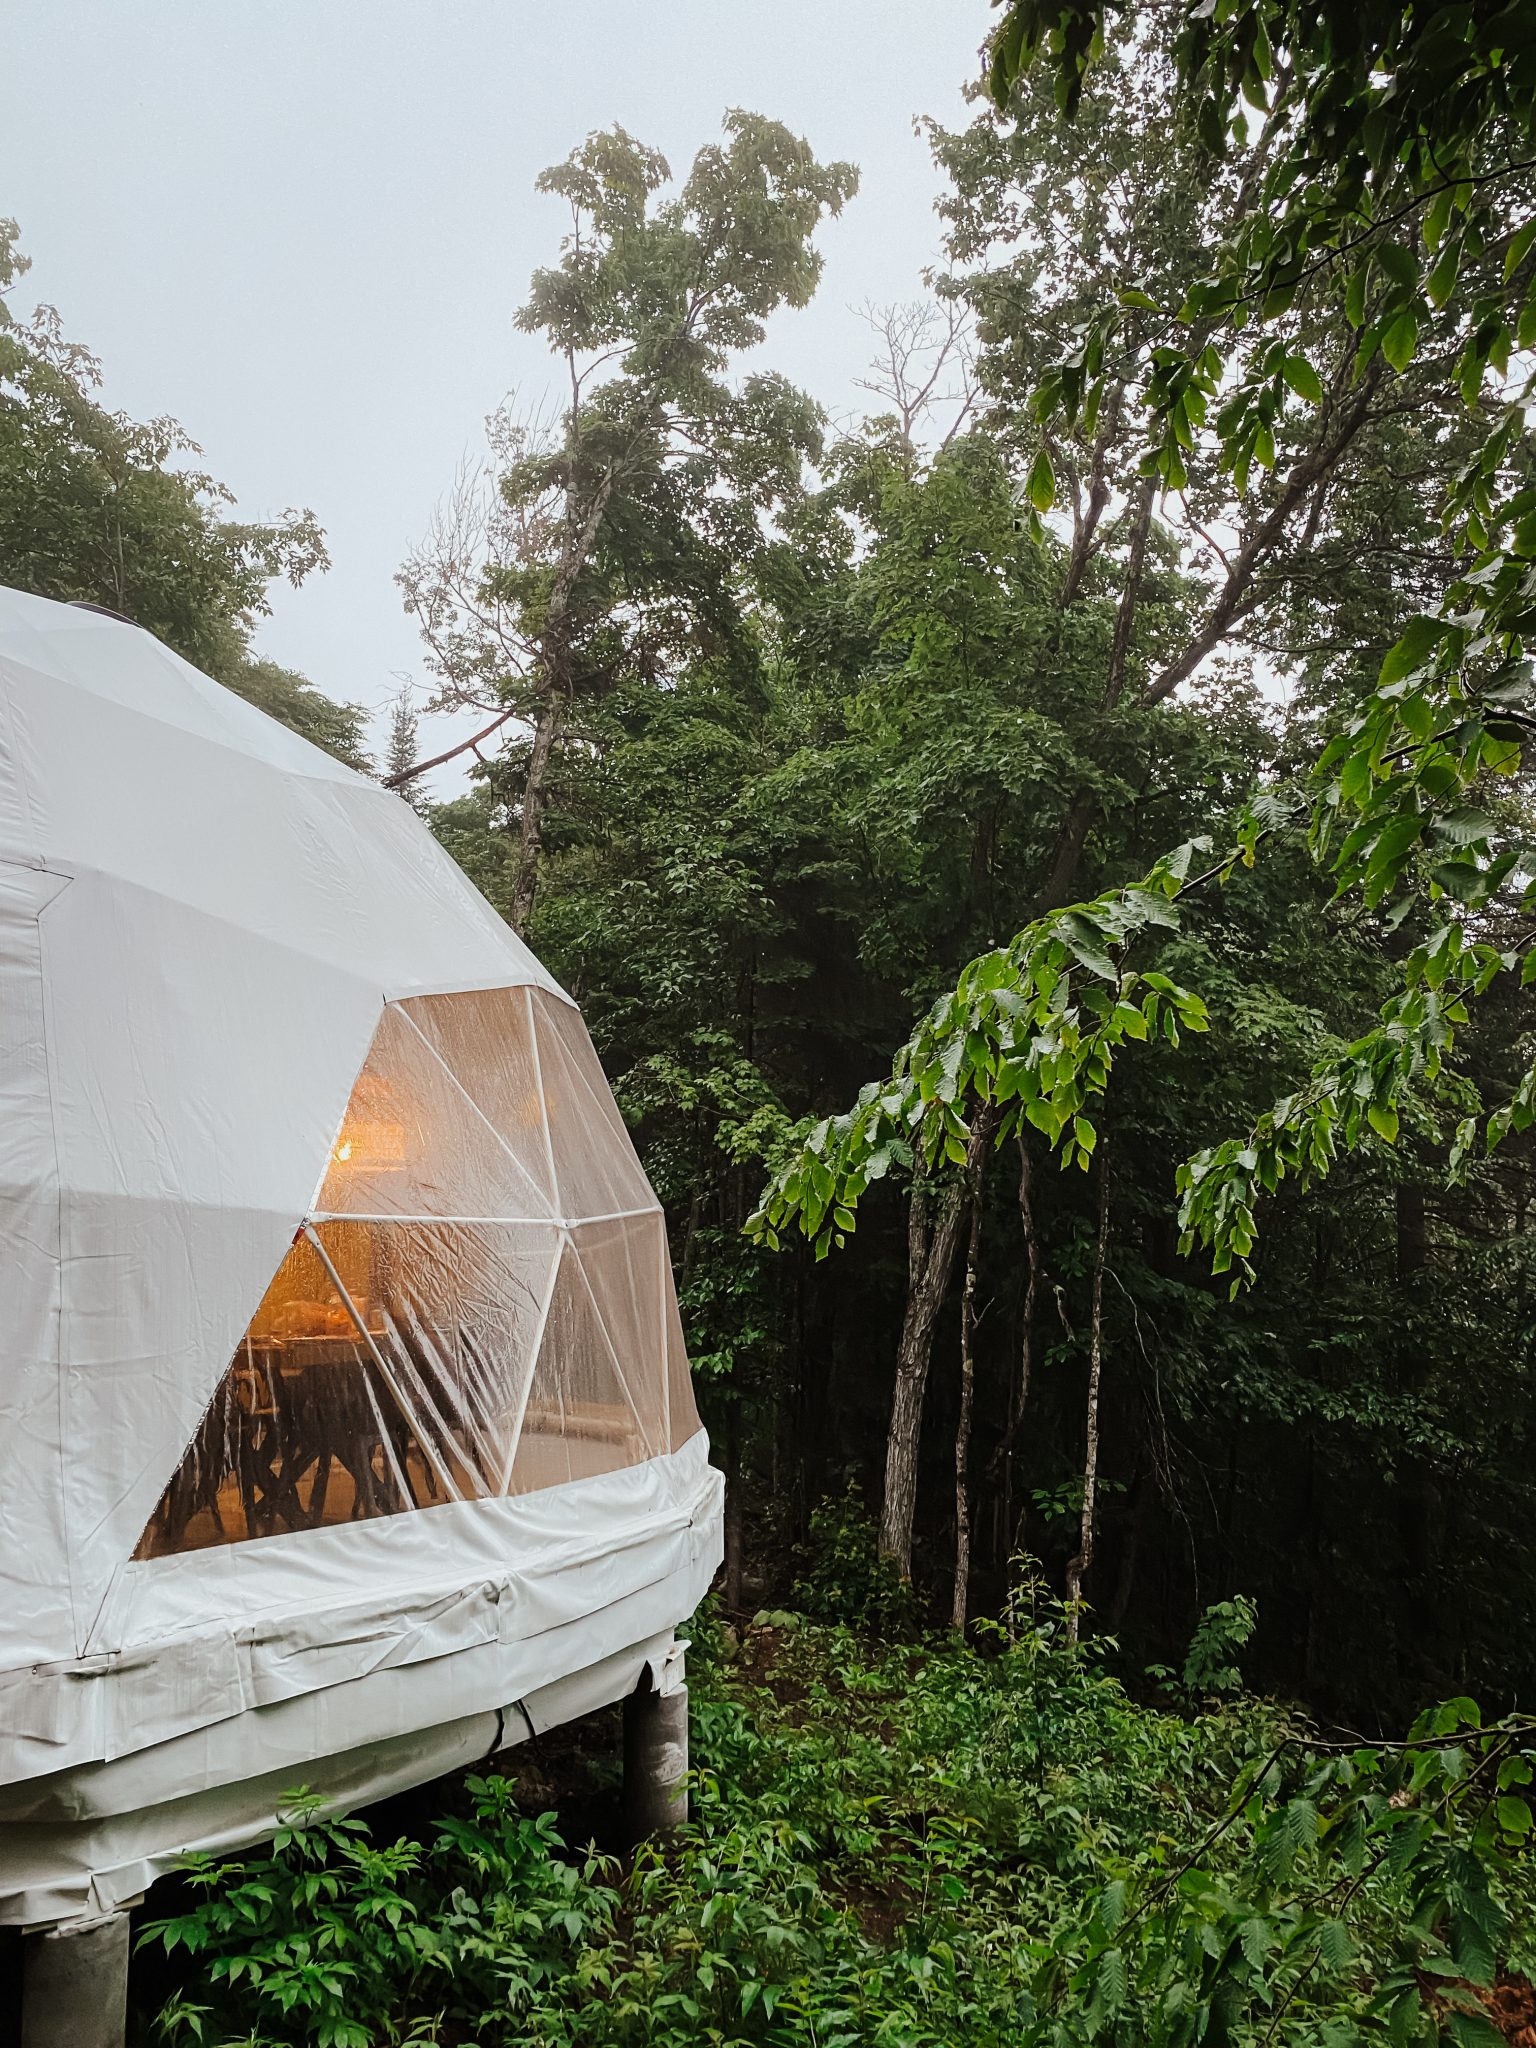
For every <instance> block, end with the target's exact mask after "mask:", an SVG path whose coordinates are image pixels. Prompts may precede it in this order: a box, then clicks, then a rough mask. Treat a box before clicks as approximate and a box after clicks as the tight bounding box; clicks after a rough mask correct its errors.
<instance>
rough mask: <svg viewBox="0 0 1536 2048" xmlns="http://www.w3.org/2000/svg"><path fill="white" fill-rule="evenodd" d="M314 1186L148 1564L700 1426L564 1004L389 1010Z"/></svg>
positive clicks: (658, 1273) (665, 1276)
mask: <svg viewBox="0 0 1536 2048" xmlns="http://www.w3.org/2000/svg"><path fill="white" fill-rule="evenodd" d="M319 1164H320V1162H317V1165H319ZM319 1178H320V1188H319V1192H318V1195H317V1197H316V1201H315V1206H314V1209H313V1211H312V1212H311V1215H310V1217H309V1218H308V1220H307V1221H306V1223H305V1224H304V1226H303V1227H302V1229H301V1230H300V1232H299V1234H298V1235H297V1237H296V1238H295V1241H294V1244H293V1246H292V1248H291V1249H290V1250H289V1251H288V1253H287V1254H286V1256H285V1257H284V1259H283V1261H282V1263H281V1265H280V1266H279V1268H278V1271H277V1273H276V1275H275V1276H274V1277H273V1280H272V1282H271V1285H270V1286H269V1287H268V1289H267V1291H266V1293H265V1295H264V1296H263V1298H262V1301H261V1303H260V1305H259V1306H258V1308H257V1310H256V1313H255V1314H254V1316H253V1317H252V1318H251V1322H250V1325H249V1327H248V1328H247V1330H246V1332H245V1334H244V1336H243V1337H242V1338H241V1340H240V1343H239V1345H238V1346H237V1348H236V1351H235V1355H234V1357H233V1359H232V1360H231V1361H230V1363H229V1365H228V1367H227V1369H226V1371H225V1373H224V1376H223V1379H222V1380H221V1382H220V1385H219V1388H218V1390H217V1392H216V1393H215V1395H214V1398H213V1400H212V1401H211V1402H210V1404H209V1406H208V1408H207V1410H206V1412H205V1413H204V1416H203V1418H202V1420H201V1422H200V1423H199V1425H198V1428H197V1431H196V1432H195V1434H194V1436H193V1438H192V1441H191V1442H190V1444H189V1445H188V1446H187V1448H186V1450H185V1452H184V1454H183V1456H182V1458H181V1461H180V1464H179V1466H178V1469H177V1471H176V1473H175V1475H174V1477H173V1478H172V1479H171V1481H170V1483H169V1485H168V1486H167V1487H166V1490H165V1493H164V1494H163V1495H162V1497H161V1499H160V1501H159V1503H158V1504H157V1506H156V1509H155V1512H154V1514H153V1515H152V1516H151V1517H150V1520H149V1523H148V1525H147V1526H146V1528H145V1531H144V1534H143V1536H142V1538H141V1539H140V1542H139V1545H138V1547H137V1549H136V1550H135V1553H134V1555H135V1557H138V1558H148V1557H158V1556H161V1555H164V1554H166V1553H167V1552H170V1551H177V1550H194V1549H201V1548H205V1547H207V1546H209V1545H213V1544H222V1543H235V1542H242V1541H246V1540H249V1539H250V1538H253V1537H259V1536H268V1535H276V1534H284V1533H293V1532H296V1531H302V1530H305V1529H318V1528H322V1527H326V1526H329V1525H332V1524H334V1523H337V1522H343V1521H352V1520H362V1519H367V1518H370V1517H374V1516H379V1515H391V1514H400V1513H404V1512H406V1511H407V1510H409V1509H411V1508H422V1507H436V1506H442V1505H445V1504H447V1503H450V1502H460V1501H468V1500H473V1499H476V1498H483V1497H486V1496H494V1495H499V1494H506V1493H526V1492H531V1491H533V1490H535V1489H537V1488H540V1487H545V1486H554V1485H561V1484H565V1483H567V1482H569V1481H572V1480H581V1479H585V1478H590V1477H594V1476H596V1475H598V1474H600V1473H603V1472H609V1471H614V1470H617V1469H619V1468H621V1467H623V1466H627V1465H633V1464H636V1463H638V1462H639V1461H641V1460H642V1459H646V1458H651V1457H655V1456H658V1455H660V1454H662V1453H664V1452H665V1451H667V1450H668V1449H669V1448H674V1447H675V1446H676V1445H678V1444H679V1443H682V1442H685V1441H686V1440H687V1438H688V1437H689V1436H690V1435H692V1434H693V1433H694V1431H695V1430H696V1429H697V1427H698V1417H697V1413H696V1411H695V1409H694V1405H693V1392H692V1387H691V1384H690V1382H689V1375H688V1364H687V1358H686V1355H685V1353H684V1349H683V1341H682V1329H681V1324H680V1323H679V1320H678V1314H677V1303H676V1298H675V1295H674V1292H673V1286H672V1276H671V1271H670V1265H669V1259H668V1253H667V1244H666V1232H665V1225H664V1221H663V1218H662V1214H661V1209H660V1206H659V1204H658V1203H657V1201H656V1197H655V1195H654V1194H653V1193H652V1192H651V1189H650V1187H649V1185H648V1183H647V1181H646V1179H645V1175H644V1173H643V1172H642V1170H641V1167H640V1162H639V1160H638V1158H637V1157H636V1155H635V1150H634V1146H633V1145H632V1144H631V1142H630V1139H629V1134H628V1132H627V1131H626V1130H625V1128H624V1125H623V1121H622V1119H621V1118H620V1116H619V1114H618V1110H617V1108H616V1107H615V1105H614V1102H613V1098H612V1096H611V1094H610V1093H609V1090H608V1084H607V1082H606V1080H605V1079H604V1077H603V1072H602V1069H601V1067H600V1066H599V1064H598V1061H597V1055H596V1054H595V1052H594V1051H593V1050H592V1044H591V1040H590V1039H589V1038H588V1037H587V1034H586V1030H585V1028H584V1026H583V1025H582V1023H581V1020H580V1018H579V1017H578V1016H577V1014H576V1012H575V1011H574V1010H573V1009H572V1008H571V1007H570V1006H569V1005H568V1004H566V1003H563V1002H560V1001H559V1000H558V999H556V998H554V997H552V996H548V995H545V994H544V993H542V992H535V991H532V990H528V989H524V988H516V989H502V990H491V991H485V992H474V993H468V994H463V995H449V996H425V997H412V998H409V999H408V1000H407V1001H406V1002H403V1003H392V1004H386V1005H385V1007H384V1010H383V1013H382V1016H381V1018H380V1022H379V1026H378V1030H377V1032H376V1034H375V1037H374V1041H373V1044H372V1046H371V1047H370V1049H369V1053H368V1057H367V1060H366V1061H365V1063H364V1066H363V1070H362V1072H361V1073H360V1074H359V1075H358V1078H357V1081H356V1083H355V1084H354V1086H353V1089H352V1092H351V1098H350V1101H349V1103H348V1107H347V1112H346V1116H345V1118H344V1119H343V1122H342V1126H341V1129H340V1131H339V1133H338V1134H337V1135H336V1136H335V1138H334V1140H333V1142H332V1145H331V1150H330V1155H329V1157H328V1158H327V1159H326V1160H325V1161H324V1163H323V1171H322V1172H321V1173H320V1176H319Z"/></svg>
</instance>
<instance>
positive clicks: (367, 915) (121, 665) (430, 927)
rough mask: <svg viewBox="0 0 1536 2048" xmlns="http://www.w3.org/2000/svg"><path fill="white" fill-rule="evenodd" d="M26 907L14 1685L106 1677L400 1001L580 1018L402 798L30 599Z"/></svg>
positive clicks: (21, 611)
mask: <svg viewBox="0 0 1536 2048" xmlns="http://www.w3.org/2000/svg"><path fill="white" fill-rule="evenodd" d="M0 878H3V887H0V905H3V909H0V918H3V938H0V1015H3V1017H4V1020H5V1022H4V1025H3V1027H0V1030H3V1039H0V1060H3V1062H4V1073H3V1075H0V1087H3V1088H4V1090H5V1105H6V1114H5V1116H4V1118H3V1122H0V1194H3V1198H4V1216H3V1221H0V1231H3V1242H4V1244H5V1245H6V1247H7V1248H8V1250H9V1251H10V1253H11V1255H10V1256H8V1257H6V1259H5V1271H4V1279H3V1283H0V1285H3V1289H4V1294H3V1313H4V1334H3V1336H0V1344H3V1346H4V1350H3V1353H0V1418H3V1422H4V1424H5V1425H6V1427H5V1429H4V1436H3V1440H0V1560H3V1561H0V1586H3V1588H4V1598H3V1599H0V1671H5V1670H9V1669H13V1668H15V1667H17V1666H19V1665H22V1664H25V1663H34V1662H39V1661H44V1660H49V1659H60V1658H69V1657H74V1656H79V1655H82V1654H84V1653H86V1652H87V1651H88V1650H89V1649H91V1648H93V1647H95V1646H96V1645H95V1643H94V1640H93V1633H92V1632H93V1628H94V1626H95V1624H96V1621H97V1618H98V1616H99V1615H100V1614H101V1613H102V1608H103V1602H104V1601H105V1600H106V1598H107V1594H108V1591H109V1588H110V1586H111V1584H112V1581H113V1579H114V1576H115V1575H116V1574H117V1573H118V1572H120V1571H121V1569H122V1568H123V1565H124V1563H125V1561H126V1559H127V1558H128V1557H129V1555H130V1554H131V1552H132V1550H133V1547H134V1545H135V1543H136V1541H137V1540H138V1537H139V1534H140V1532H141V1531H142V1529H143V1528H144V1525H145V1522H146V1521H147V1519H148V1517H149V1515H150V1513H151V1511H152V1510H153V1508H154V1506H155V1503H156V1500H157V1499H158V1497H159V1495H160V1493H161V1491H162V1489H163V1488H164V1486H165V1483H166V1480H167V1477H168V1476H169V1474H170V1473H171V1471H172V1470H174V1468H175V1465H176V1462H177V1460H178V1459H179V1457H180V1456H181V1453H182V1450H183V1449H184V1447H185V1445H186V1444H187V1443H188V1441H189V1440H190V1438H191V1435H192V1433H193V1431H194V1429H195V1428H196V1425H197V1422H198V1419H199V1417H200V1416H201V1414H202V1413H203V1411H204V1409H205V1408H206V1406H207V1404H208V1401H209V1399H210V1397H211V1395H212V1393H213V1391H214V1389H215V1387H216V1386H217V1385H218V1383H219V1380H220V1378H221V1377H222V1375H223V1372H224V1370H225V1368H226V1366H227V1364H228V1361H229V1358H230V1355H231V1353H232V1351H233V1349H234V1346H235V1343H236V1341H237V1339H238V1338H239V1336H240V1333H241V1331H242V1330H243V1329H244V1327H245V1325H246V1323H247V1322H248V1321H249V1319H250V1316H251V1313H252V1311H253V1310H254V1308H255V1306H256V1304H257V1303H258V1302H259V1301H260V1299H261V1297H262V1294H263V1292H264V1290H265V1288H266V1286H267V1284H268V1282H269V1281H270V1279H271V1278H272V1275H273V1272H274V1271H275V1269H276V1267H277V1265H278V1263H279V1261H280V1260H281V1258H282V1255H283V1252H284V1250H285V1248H286V1246H287V1245H288V1243H289V1241H290V1240H291V1238H292V1235H293V1232H294V1229H295V1228H296V1226H297V1224H298V1222H299V1221H300V1219H302V1217H303V1216H304V1215H305V1213H306V1212H307V1210H308V1209H309V1207H310V1205H311V1202H312V1200H313V1198H314V1194H315V1188H316V1181H317V1157H318V1158H319V1159H321V1160H323V1156H324V1150H325V1146H326V1144H327V1143H328V1142H329V1136H330V1134H331V1133H333V1132H334V1131H335V1129H336V1127H337V1124H338V1122H339V1120H340V1118H341V1115H342V1112H343V1110H344V1108H345V1106H346V1103H347V1100H348V1096H349V1093H350V1091H351V1088H352V1084H353V1081H354V1079H355V1078H356V1076H357V1073H358V1071H359V1069H360V1067H361V1065H362V1063H363V1060H364V1058H365V1056H366V1054H367V1050H368V1047H369V1044H370V1042H371V1040H372V1038H373V1035H374V1032H375V1029H376V1028H377V1026H378V1023H379V1019H380V1015H381V1011H382V1006H383V1004H384V1002H385V1000H386V999H387V998H392V997H401V996H407V995H410V994H412V993H414V992H417V991H423V992H425V991H432V990H441V989H445V988H465V987H468V988H475V987H488V986H497V985H500V986H506V985H508V984H526V985H529V986H533V987H537V988H539V989H542V990H544V991H547V992H548V993H549V995H550V996H551V997H552V998H553V999H555V1000H557V1001H561V1002H563V1001H564V998H563V997H562V995H561V993H560V991H559V990H558V989H557V988H556V986H555V984H554V983H553V982H552V981H551V979H550V977H549V976H548V975H547V974H546V973H545V972H544V970H543V969H542V968H541V967H540V966H539V964H538V963H537V961H536V960H535V959H534V958H533V956H532V955H531V954H530V953H529V952H528V950H527V948H526V947H524V946H523V945H522V944H521V942H520V941H519V940H518V939H517V938H516V936H515V935H514V934H513V933H512V932H511V931H510V930H509V929H508V928H507V926H506V925H505V924H504V923H503V922H502V920H501V919H500V918H498V917H497V916H496V914H495V913H494V911H492V910H491V908H490V906H489V905H488V904H487V903H486V902H485V901H484V899H483V898H481V897H480V896H479V895H478V893H477V892H476V891H475V890H474V889H473V888H472V887H471V886H470V885H469V883H468V882H467V881H466V880H465V878H464V876H463V875H462V874H461V873H460V872H459V870H458V869H457V868H456V867H455V865H454V863H453V862H452V861H451V860H450V859H449V858H448V857H447V855H446V854H444V853H443V852H442V850H441V849H440V848H439V847H438V846H437V845H436V843H435V842H434V841H433V840H432V838H431V835H430V834H429V833H428V832H427V831H426V830H425V829H424V828H423V827H422V825H421V824H420V822H419V821H418V820H417V819H416V818H415V816H414V815H413V813H412V812H411V810H410V808H409V806H408V805H406V804H405V803H404V802H403V801H402V800H401V799H400V798H399V797H397V796H396V795H394V794H393V793H392V792H390V791H387V790H384V789H381V788H380V787H378V786H377V785H375V784H373V783H370V782H369V781H367V780H366V778H364V777H361V776H358V775H355V774H353V773H352V771H351V770H349V769H347V768H344V767H343V766H341V765H340V764H339V763H337V762H335V761H332V760H331V759H330V758H329V757H328V756H326V755H325V754H323V753H321V752H319V751H318V750H317V749H315V748H313V747H311V746H309V745H308V744H307V743H306V742H305V741H303V740H301V739H299V738H298V737H297V735H295V734H293V733H290V732H288V731H287V730H286V729H285V728H283V727H281V726H279V725H278V724H276V723H275V722H274V721H273V720H271V719H269V718H267V717H265V716H264V715H263V714H262V713H261V712H259V711H257V710H255V709H254V708H253V707H251V706H249V705H246V704H244V703H242V702H241V701H240V700H239V699H238V698H236V697H235V696H233V695H232V694H231V693H230V692H229V691H227V690H224V689H222V688H221V687H220V686H219V685H218V684H216V683H213V682H211V681H210V680H209V679H208V678H207V677H205V676H202V675H200V674H199V673H198V672H197V671H196V670H195V669H193V668H191V667H190V666H189V665H188V664H187V663H185V662H183V661H181V660H179V659H178V658H177V657H176V656H175V655H173V654H171V653H170V652H169V651H168V650H166V649H165V648H163V647H161V646H160V645H159V644H158V643H157V642H156V641H155V640H154V639H153V638H152V637H151V636H150V635H148V634H146V633H143V632H140V631H139V630H138V629H137V628H135V627H132V626H129V625H125V624H122V623H120V622H117V621H114V620H111V619H107V618H104V617H101V616H99V615H97V614H94V613H91V612H87V611H84V610H80V609H76V608H74V607H70V606H64V605H57V604H52V603H49V602H48V601H46V600H43V599H40V598H32V597H27V596H23V595H20V594H18V593H15V592H11V591H0ZM43 1020H46V1041H47V1044H46V1056H45V1054H44V1046H43V1042H42V1040H43V1035H44V1034H43V1032H42V1029H41V1025H42V1022H43ZM317 1134H319V1138H318V1143H317ZM50 1190H51V1192H50ZM50 1367H51V1369H52V1370H53V1371H55V1372H56V1374H57V1382H58V1383H57V1385H56V1387H55V1388H54V1390H53V1392H52V1393H50V1394H48V1395H46V1396H45V1395H44V1394H43V1392H42V1391H41V1388H42V1378H43V1377H46V1376H47V1374H48V1372H49V1370H50ZM40 1376H41V1377H40ZM43 1475H47V1476H46V1477H44V1476H43Z"/></svg>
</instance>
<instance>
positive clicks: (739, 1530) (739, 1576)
mask: <svg viewBox="0 0 1536 2048" xmlns="http://www.w3.org/2000/svg"><path fill="white" fill-rule="evenodd" d="M735 1406H736V1404H735V1403H734V1402H733V1403H732V1404H731V1409H732V1413H731V1423H730V1431H729V1434H728V1436H727V1439H726V1452H725V1465H726V1477H725V1559H724V1565H725V1604H726V1606H727V1607H729V1608H731V1609H733V1610H736V1611H739V1610H740V1608H741V1606H742V1601H743V1582H744V1577H745V1551H746V1545H745V1543H744V1542H743V1536H744V1529H743V1510H744V1505H745V1503H744V1500H743V1488H742V1484H741V1437H740V1425H739V1424H738V1422H737V1420H736V1415H735Z"/></svg>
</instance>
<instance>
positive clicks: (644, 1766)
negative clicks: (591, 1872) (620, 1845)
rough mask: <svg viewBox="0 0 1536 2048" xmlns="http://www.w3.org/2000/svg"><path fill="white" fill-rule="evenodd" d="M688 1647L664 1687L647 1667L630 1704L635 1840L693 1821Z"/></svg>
mask: <svg viewBox="0 0 1536 2048" xmlns="http://www.w3.org/2000/svg"><path fill="white" fill-rule="evenodd" d="M687 1647H688V1645H687V1644H686V1643H683V1642H678V1643H674V1644H673V1645H672V1647H671V1649H670V1650H668V1652H667V1654H666V1657H665V1659H664V1660H663V1662H662V1666H661V1671H660V1674H659V1683H658V1682H655V1681H653V1678H652V1674H651V1671H650V1668H649V1667H647V1668H646V1670H645V1671H643V1672H642V1673H641V1676H640V1683H639V1685H638V1686H637V1687H636V1688H635V1690H634V1691H633V1692H632V1693H631V1694H630V1695H629V1697H628V1698H627V1699H626V1700H625V1702H624V1821H625V1827H626V1830H627V1832H628V1834H629V1838H630V1840H631V1841H633V1842H639V1841H643V1840H644V1839H645V1837H646V1836H647V1835H656V1834H662V1833H664V1832H665V1831H666V1829H668V1828H676V1827H681V1826H682V1824H683V1823H684V1821H686V1820H687V1818H688V1687H687V1684H686V1682H685V1676H684V1664H683V1654H684V1652H685V1651H686V1649H687Z"/></svg>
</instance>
